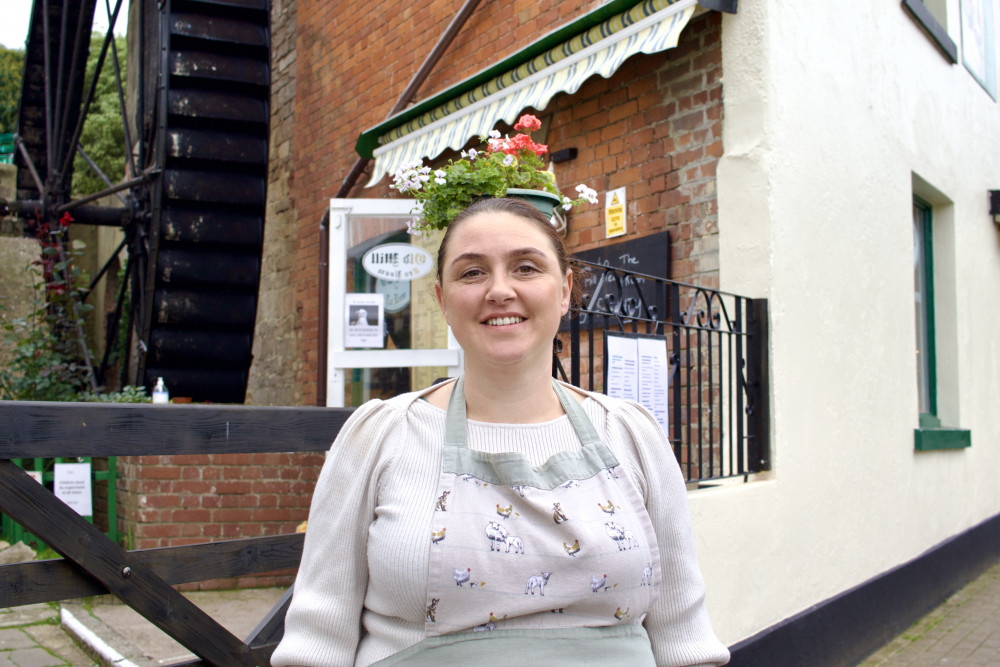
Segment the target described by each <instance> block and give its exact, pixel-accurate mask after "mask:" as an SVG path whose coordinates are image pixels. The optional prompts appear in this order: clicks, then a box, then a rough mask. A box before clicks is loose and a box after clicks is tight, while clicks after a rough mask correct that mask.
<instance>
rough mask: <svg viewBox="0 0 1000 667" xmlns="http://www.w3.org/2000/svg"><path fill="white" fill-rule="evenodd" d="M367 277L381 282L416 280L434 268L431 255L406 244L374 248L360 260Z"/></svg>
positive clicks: (392, 244)
mask: <svg viewBox="0 0 1000 667" xmlns="http://www.w3.org/2000/svg"><path fill="white" fill-rule="evenodd" d="M361 265H362V266H363V267H364V268H365V271H367V272H368V275H370V276H374V277H375V278H378V279H381V280H406V281H409V280H416V279H417V278H421V277H423V276H426V275H427V274H428V273H430V272H431V270H432V269H433V268H434V258H433V257H431V254H430V253H429V252H427V251H426V250H424V249H423V248H419V247H417V246H414V245H410V244H408V243H386V244H384V245H379V246H375V247H374V248H372V249H371V250H369V251H368V252H366V253H365V254H364V257H362V258H361Z"/></svg>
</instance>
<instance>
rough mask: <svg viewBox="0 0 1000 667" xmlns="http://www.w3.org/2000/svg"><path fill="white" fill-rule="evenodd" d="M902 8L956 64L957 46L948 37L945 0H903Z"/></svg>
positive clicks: (943, 53)
mask: <svg viewBox="0 0 1000 667" xmlns="http://www.w3.org/2000/svg"><path fill="white" fill-rule="evenodd" d="M903 6H904V7H906V9H907V10H909V12H910V16H912V17H913V20H914V21H916V22H917V24H918V25H919V26H920V27H921V28H923V30H924V32H925V33H926V34H927V36H928V37H930V38H931V40H932V41H933V42H934V43H935V44H936V45H937V47H938V48H939V49H940V50H941V54H942V55H944V57H945V58H947V59H948V60H949V61H950V62H952V63H957V62H958V46H956V44H955V41H954V40H953V39H952V38H951V37H950V36H949V35H948V30H947V26H948V20H947V18H948V17H947V13H948V11H947V10H948V7H947V2H945V0H903Z"/></svg>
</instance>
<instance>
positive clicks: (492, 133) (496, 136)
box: [490, 130, 500, 139]
mask: <svg viewBox="0 0 1000 667" xmlns="http://www.w3.org/2000/svg"><path fill="white" fill-rule="evenodd" d="M490 136H491V137H493V138H494V139H499V138H500V130H490Z"/></svg>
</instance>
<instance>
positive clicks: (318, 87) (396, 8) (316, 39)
mask: <svg viewBox="0 0 1000 667" xmlns="http://www.w3.org/2000/svg"><path fill="white" fill-rule="evenodd" d="M463 4H464V2H463V1H462V0H431V1H428V2H421V3H416V4H406V3H403V4H400V3H398V2H385V1H381V2H379V1H376V2H367V3H346V2H329V1H328V0H298V39H297V41H296V91H295V139H294V144H293V153H294V155H295V156H296V164H295V167H294V175H293V179H292V181H293V185H292V187H291V191H292V192H291V194H292V197H293V198H294V200H295V205H296V208H297V212H298V221H299V228H298V244H297V250H296V259H295V268H294V269H293V272H292V274H293V275H292V286H293V289H294V291H295V293H296V330H297V331H298V333H299V341H300V349H299V358H300V360H301V364H302V365H301V367H300V370H299V384H300V385H301V387H302V403H303V404H304V405H315V403H316V394H317V392H316V389H317V385H316V365H317V350H318V316H319V309H318V303H317V297H318V290H317V283H318V281H319V278H320V270H319V243H318V241H319V222H320V218H321V217H322V216H323V212H324V211H325V210H326V207H327V205H328V200H329V198H330V197H332V196H334V194H336V192H337V191H338V189H339V188H340V186H341V184H342V182H343V181H344V179H345V177H346V176H347V174H348V172H349V171H350V169H351V167H352V166H353V165H354V163H355V161H356V160H357V157H358V156H357V154H356V153H355V152H354V143H355V141H357V138H358V135H359V134H360V133H361V132H362V131H364V130H366V129H368V128H369V127H372V126H374V125H377V124H378V123H380V122H382V121H383V120H384V119H385V118H386V116H387V115H388V114H389V111H390V110H391V109H392V107H393V105H394V104H395V102H396V100H397V98H398V97H399V95H400V94H401V93H402V92H403V90H405V88H406V87H407V85H408V84H409V82H410V80H411V78H412V77H413V75H414V74H415V73H416V72H417V70H418V69H419V68H420V65H421V64H422V63H423V61H424V59H425V58H426V57H427V55H428V54H429V53H430V51H431V49H432V48H433V47H434V45H435V44H436V43H437V41H438V39H439V38H440V36H441V34H442V33H443V32H444V30H445V29H446V28H447V26H448V24H449V23H450V22H451V20H452V18H453V17H454V16H455V14H456V13H458V11H459V9H460V8H461V7H462V5H463ZM600 4H602V3H601V2H599V1H597V0H590V1H589V2H583V1H580V0H576V1H570V2H556V1H554V0H542V1H541V2H539V1H537V0H514V1H513V2H481V3H480V4H479V7H478V8H477V9H476V11H475V12H474V13H473V14H472V16H471V17H470V19H469V21H468V22H467V24H466V27H465V28H464V29H463V30H462V31H461V32H460V33H459V34H458V36H457V37H456V39H455V40H454V42H453V43H452V45H451V47H450V48H449V49H448V51H447V52H446V53H445V55H444V57H443V58H442V60H441V61H440V63H439V64H438V66H437V67H436V68H435V70H434V73H433V75H432V76H431V77H430V78H429V79H428V80H427V81H426V83H425V84H424V86H423V87H422V88H421V90H420V92H419V93H418V98H423V97H425V96H427V95H428V94H431V93H434V92H438V91H440V90H443V89H445V88H447V87H448V86H450V85H452V84H454V83H457V82H458V81H459V80H461V79H464V78H465V77H467V76H469V75H471V74H473V73H475V72H477V71H479V70H480V69H482V68H483V67H485V66H486V65H488V64H492V63H493V62H495V61H496V59H497V58H502V57H504V56H507V55H510V54H512V53H514V52H516V51H517V50H518V49H520V48H523V47H524V46H527V45H528V44H530V43H532V42H533V41H535V40H536V39H537V38H538V37H540V36H541V35H543V34H545V33H547V32H549V31H550V30H554V29H556V28H558V27H560V26H561V25H563V24H565V23H567V22H568V21H570V20H572V19H573V18H575V17H577V16H580V15H581V14H582V13H585V12H587V11H589V10H590V9H593V8H595V7H598V6H600ZM366 181H367V178H365V177H362V179H360V181H359V182H360V184H361V185H363V184H364V183H365V182H366ZM387 192H388V191H387V190H385V189H384V186H383V188H381V189H379V190H376V191H372V190H369V191H364V190H361V188H360V186H359V187H358V188H356V189H355V191H354V192H353V193H352V196H356V197H373V196H382V195H384V194H385V193H387Z"/></svg>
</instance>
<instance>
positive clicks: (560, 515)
mask: <svg viewBox="0 0 1000 667" xmlns="http://www.w3.org/2000/svg"><path fill="white" fill-rule="evenodd" d="M552 520H553V521H555V522H556V525H558V524H560V523H562V522H563V521H569V518H567V517H566V513H565V512H563V509H562V503H552Z"/></svg>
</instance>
